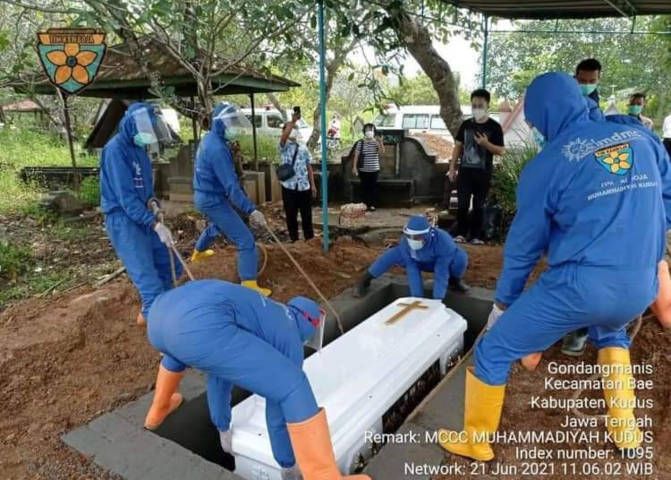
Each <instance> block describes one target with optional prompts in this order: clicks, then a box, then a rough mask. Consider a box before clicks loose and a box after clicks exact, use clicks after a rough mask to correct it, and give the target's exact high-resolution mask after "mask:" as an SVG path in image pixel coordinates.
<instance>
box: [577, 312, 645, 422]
mask: <svg viewBox="0 0 671 480" xmlns="http://www.w3.org/2000/svg"><path fill="white" fill-rule="evenodd" d="M645 318H646V319H647V318H648V317H647V316H646V317H645ZM642 325H643V315H639V316H638V319H637V320H636V323H635V324H634V327H633V328H632V329H631V333H630V334H629V335H630V337H631V343H633V342H634V339H635V338H636V335H638V332H639V331H640V330H641V326H642ZM600 376H601V375H600V374H598V373H595V374H594V375H592V376H590V377H589V378H588V380H589V381H590V382H591V381H593V380H597V379H598V378H599V377H600ZM583 391H584V389H582V388H581V389H580V390H576V391H575V392H574V393H573V395H572V396H571V399H573V400H577V399H578V397H580V395H582V393H583ZM571 412H572V413H573V414H574V415H575V416H576V417H579V418H606V417H607V416H608V415H607V414H595V415H592V414H589V413H583V412H581V411H580V410H578V409H577V408H573V409H571Z"/></svg>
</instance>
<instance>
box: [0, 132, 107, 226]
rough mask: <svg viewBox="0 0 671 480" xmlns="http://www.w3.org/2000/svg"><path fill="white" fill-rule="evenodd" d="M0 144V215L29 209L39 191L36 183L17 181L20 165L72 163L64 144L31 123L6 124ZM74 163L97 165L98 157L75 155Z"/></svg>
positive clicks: (62, 164) (65, 164) (63, 164)
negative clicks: (13, 126)
mask: <svg viewBox="0 0 671 480" xmlns="http://www.w3.org/2000/svg"><path fill="white" fill-rule="evenodd" d="M0 145H2V148H0V214H2V213H19V212H23V211H25V210H29V209H30V208H32V206H33V205H34V204H35V203H36V202H37V200H38V199H39V195H40V193H42V189H41V188H40V187H39V186H38V185H35V184H26V183H24V182H22V181H21V180H20V178H19V172H20V171H21V169H22V168H23V167H27V166H40V167H44V166H70V165H72V162H71V160H70V151H69V149H68V146H67V143H66V142H65V141H63V140H61V139H60V138H59V137H57V136H55V135H51V134H49V133H45V132H43V131H39V130H38V129H37V128H36V127H33V126H23V127H17V128H15V129H13V128H10V127H9V126H6V127H5V128H3V129H1V130H0ZM77 165H78V166H97V165H98V159H97V158H96V157H93V156H90V155H85V156H81V155H78V156H77Z"/></svg>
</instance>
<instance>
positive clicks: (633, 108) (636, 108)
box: [629, 105, 643, 115]
mask: <svg viewBox="0 0 671 480" xmlns="http://www.w3.org/2000/svg"><path fill="white" fill-rule="evenodd" d="M642 111H643V105H629V113H630V114H632V115H640V114H641V112H642Z"/></svg>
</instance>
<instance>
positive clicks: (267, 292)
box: [240, 280, 273, 297]
mask: <svg viewBox="0 0 671 480" xmlns="http://www.w3.org/2000/svg"><path fill="white" fill-rule="evenodd" d="M240 284H241V285H242V286H243V287H247V288H251V289H252V290H256V291H257V292H259V293H260V294H261V295H263V296H264V297H269V296H270V294H271V293H273V292H272V290H270V289H269V288H263V287H259V284H258V283H256V280H244V281H243V282H241V283H240Z"/></svg>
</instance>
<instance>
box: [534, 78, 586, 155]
mask: <svg viewBox="0 0 671 480" xmlns="http://www.w3.org/2000/svg"><path fill="white" fill-rule="evenodd" d="M588 113H589V112H588V109H587V103H586V101H585V97H583V95H582V93H581V92H580V87H579V86H578V82H577V81H576V80H575V79H574V78H573V77H571V76H569V75H567V74H565V73H558V72H550V73H544V74H543V75H539V76H538V77H536V78H535V79H534V80H533V81H532V82H531V85H529V88H527V92H526V94H525V96H524V116H525V118H526V119H527V121H528V122H529V123H531V125H532V126H534V127H536V129H537V130H538V131H539V132H540V133H542V134H543V136H544V137H545V140H546V141H548V142H551V141H552V140H553V139H555V138H556V137H557V136H559V134H560V133H561V132H562V131H563V130H565V129H566V128H568V127H569V126H571V125H573V124H574V123H576V122H581V121H588Z"/></svg>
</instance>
